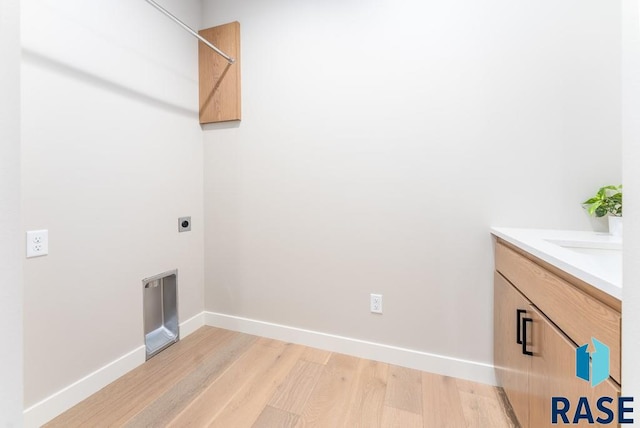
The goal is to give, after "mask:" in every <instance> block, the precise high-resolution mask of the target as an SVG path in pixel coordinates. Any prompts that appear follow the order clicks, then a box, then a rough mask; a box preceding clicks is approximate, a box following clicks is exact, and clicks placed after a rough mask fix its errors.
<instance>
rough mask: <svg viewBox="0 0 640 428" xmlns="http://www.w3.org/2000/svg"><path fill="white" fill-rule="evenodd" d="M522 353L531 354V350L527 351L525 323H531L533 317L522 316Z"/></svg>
mask: <svg viewBox="0 0 640 428" xmlns="http://www.w3.org/2000/svg"><path fill="white" fill-rule="evenodd" d="M522 321H523V323H522V353H523V354H524V355H533V352H531V351H527V323H531V325H533V319H531V318H522Z"/></svg>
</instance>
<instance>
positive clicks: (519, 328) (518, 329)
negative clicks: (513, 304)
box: [516, 309, 527, 345]
mask: <svg viewBox="0 0 640 428" xmlns="http://www.w3.org/2000/svg"><path fill="white" fill-rule="evenodd" d="M526 313H527V311H525V310H524V309H516V343H517V344H518V345H522V339H521V338H520V334H521V333H522V326H521V325H520V320H521V317H520V315H522V314H526Z"/></svg>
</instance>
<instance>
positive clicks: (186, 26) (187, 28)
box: [145, 0, 236, 64]
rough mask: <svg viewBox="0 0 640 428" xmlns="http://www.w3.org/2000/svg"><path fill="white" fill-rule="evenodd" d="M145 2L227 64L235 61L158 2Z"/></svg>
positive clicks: (147, 0)
mask: <svg viewBox="0 0 640 428" xmlns="http://www.w3.org/2000/svg"><path fill="white" fill-rule="evenodd" d="M145 1H146V2H147V3H149V4H150V5H151V6H153V7H155V8H156V9H158V10H159V11H160V12H162V13H164V14H165V15H167V17H169V19H171V20H172V21H173V22H175V23H176V24H178V25H179V26H181V27H182V28H184V29H185V30H186V31H188V32H189V33H191V35H192V36H194V37H195V38H197V39H198V40H200V41H201V42H202V43H204V44H205V45H207V46H208V47H210V48H211V49H213V51H214V52H216V53H217V54H218V55H220V56H221V57H223V58H224V59H226V60H227V61H228V62H229V64H233V63H234V62H236V60H235V59H233V58H231V57H230V56H229V55H227V54H226V53H224V52H222V51H221V50H220V49H218V48H217V47H215V46H214V45H213V44H212V43H211V42H209V41H208V40H207V39H205V38H204V37H202V36H201V35H200V34H198V33H197V32H196V31H195V30H193V29H192V28H191V27H189V26H188V25H187V24H185V23H184V22H182V21H180V20H179V19H178V18H176V17H175V16H174V15H173V14H172V13H171V12H169V11H168V10H167V9H165V8H163V7H162V6H160V5H159V4H158V3H156V2H155V1H153V0H145Z"/></svg>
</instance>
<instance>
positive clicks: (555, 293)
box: [494, 241, 620, 428]
mask: <svg viewBox="0 0 640 428" xmlns="http://www.w3.org/2000/svg"><path fill="white" fill-rule="evenodd" d="M580 287H583V285H582V284H580ZM594 294H595V293H594ZM592 336H593V337H596V338H598V339H599V340H601V341H602V342H604V343H605V344H607V345H608V346H609V347H610V352H611V353H610V357H611V359H610V368H611V370H610V373H611V377H612V378H610V379H608V380H607V381H605V382H603V383H601V384H599V385H598V386H596V387H595V388H592V387H591V385H590V384H589V383H588V382H585V381H584V380H582V379H579V378H578V377H576V375H575V372H576V367H575V352H576V347H577V346H578V344H579V345H583V344H585V343H590V340H591V337H592ZM494 363H495V367H496V376H497V379H498V383H499V385H500V386H502V387H503V388H504V391H505V394H506V396H507V398H508V399H509V402H510V403H511V406H512V407H513V410H514V413H515V415H516V417H517V418H518V421H519V422H520V424H521V426H522V427H523V428H528V427H530V428H538V427H545V426H551V399H552V397H566V398H568V399H569V400H570V402H571V403H573V405H576V404H577V403H578V400H579V398H580V397H586V398H587V399H588V400H589V402H590V403H593V404H594V403H596V401H597V399H598V398H599V397H603V396H607V397H614V398H615V397H617V396H619V394H620V387H619V385H618V383H616V382H615V381H618V382H619V381H620V312H619V309H618V310H616V308H612V307H610V306H608V305H607V304H606V303H604V302H602V301H600V300H599V299H598V298H597V295H590V294H589V293H587V292H585V290H584V289H583V288H579V287H577V286H574V285H573V284H572V283H570V282H568V281H566V280H565V279H562V278H560V277H558V276H556V275H555V274H554V273H552V272H550V271H549V270H547V269H546V267H545V266H543V265H542V263H537V261H536V260H535V258H529V257H527V256H526V255H525V254H523V253H521V252H519V251H518V250H517V249H515V248H510V247H509V246H508V245H506V244H505V243H503V242H501V241H498V243H497V244H496V271H495V273H494ZM593 410H594V411H595V409H593ZM570 414H571V415H573V412H570ZM581 422H584V426H590V425H589V424H588V423H587V422H586V421H581ZM576 426H582V425H580V424H578V425H576ZM591 426H592V425H591Z"/></svg>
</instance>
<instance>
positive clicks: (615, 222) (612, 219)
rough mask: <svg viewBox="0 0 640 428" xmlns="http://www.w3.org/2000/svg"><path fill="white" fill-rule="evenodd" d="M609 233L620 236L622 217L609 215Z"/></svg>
mask: <svg viewBox="0 0 640 428" xmlns="http://www.w3.org/2000/svg"><path fill="white" fill-rule="evenodd" d="M609 234H610V235H613V236H622V217H616V216H613V215H610V216H609Z"/></svg>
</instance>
